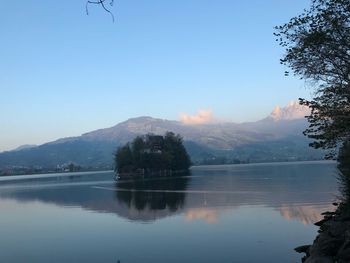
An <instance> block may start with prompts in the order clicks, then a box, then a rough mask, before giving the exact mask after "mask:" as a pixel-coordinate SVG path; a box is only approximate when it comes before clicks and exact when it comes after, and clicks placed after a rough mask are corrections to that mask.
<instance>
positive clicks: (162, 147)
mask: <svg viewBox="0 0 350 263" xmlns="http://www.w3.org/2000/svg"><path fill="white" fill-rule="evenodd" d="M114 161H115V171H116V172H117V173H118V174H120V175H123V174H128V175H133V174H142V175H147V174H157V173H163V174H164V173H169V172H171V171H183V170H188V168H189V167H190V165H191V160H190V157H189V155H188V153H187V152H186V149H185V147H184V145H183V140H182V137H181V136H180V135H175V134H174V133H172V132H167V133H166V134H165V135H164V136H160V135H152V134H148V135H145V136H138V137H136V138H135V139H134V140H133V141H132V142H131V143H127V144H125V145H124V146H122V147H120V148H118V150H117V152H116V153H115V156H114Z"/></svg>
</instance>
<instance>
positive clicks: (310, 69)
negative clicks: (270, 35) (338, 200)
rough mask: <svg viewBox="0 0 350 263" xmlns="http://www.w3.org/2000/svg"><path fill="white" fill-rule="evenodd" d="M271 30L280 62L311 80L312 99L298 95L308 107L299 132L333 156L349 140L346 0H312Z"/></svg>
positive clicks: (349, 12)
mask: <svg viewBox="0 0 350 263" xmlns="http://www.w3.org/2000/svg"><path fill="white" fill-rule="evenodd" d="M275 35H276V36H277V39H276V40H277V41H279V43H280V45H281V46H282V47H284V48H285V49H286V54H285V56H284V57H283V58H282V59H281V63H282V64H284V65H287V66H289V67H290V68H291V69H292V71H293V72H294V74H295V75H297V76H300V77H301V78H302V79H305V80H311V81H312V82H314V84H315V94H314V98H313V99H312V100H306V99H299V101H300V104H302V105H306V106H308V107H310V109H311V114H310V116H307V118H308V121H309V123H310V125H309V128H308V129H306V130H305V131H304V134H305V135H307V136H308V137H309V138H311V139H314V141H313V142H312V143H311V144H310V146H312V147H314V148H322V149H332V152H331V153H330V154H329V155H328V157H334V156H335V155H336V154H337V150H338V149H339V148H340V147H342V145H346V144H349V141H350V1H349V0H312V3H311V8H310V9H309V10H305V11H304V13H302V14H301V15H299V16H297V17H294V18H292V19H291V20H290V21H289V22H288V23H286V24H284V25H282V26H278V27H276V33H275ZM286 73H287V74H288V72H286Z"/></svg>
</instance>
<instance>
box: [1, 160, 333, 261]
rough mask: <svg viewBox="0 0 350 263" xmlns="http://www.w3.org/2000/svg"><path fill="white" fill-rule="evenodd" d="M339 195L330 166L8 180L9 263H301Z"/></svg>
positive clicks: (4, 240)
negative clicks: (123, 178) (320, 222)
mask: <svg viewBox="0 0 350 263" xmlns="http://www.w3.org/2000/svg"><path fill="white" fill-rule="evenodd" d="M336 194H337V184H336V169H335V164H334V163H330V162H306V163H275V164H255V165H227V166H201V167H193V168H192V169H191V176H178V177H176V178H161V179H149V180H143V181H121V182H115V181H113V173H112V172H103V173H101V172H100V173H79V174H63V175H62V174H55V175H52V174H51V175H48V176H45V175H44V176H40V177H38V176H26V177H25V176H18V177H11V178H0V211H1V214H0V261H1V262H118V260H119V261H120V263H129V262H150V263H158V262H201V263H202V262H239V263H244V262H269V263H271V262H278V263H280V262H300V255H299V254H297V253H295V252H294V251H293V248H294V247H296V246H298V245H302V244H307V243H311V242H312V240H313V239H314V238H315V236H316V231H317V228H316V227H315V226H313V223H314V222H316V221H317V220H319V219H320V218H321V217H320V213H321V212H323V211H327V210H334V208H333V207H332V206H331V205H330V204H331V203H332V202H333V201H334V200H335V199H336Z"/></svg>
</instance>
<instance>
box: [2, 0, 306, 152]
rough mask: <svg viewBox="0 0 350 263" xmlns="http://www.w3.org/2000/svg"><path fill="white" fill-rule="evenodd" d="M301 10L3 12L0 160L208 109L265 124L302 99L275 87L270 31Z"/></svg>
mask: <svg viewBox="0 0 350 263" xmlns="http://www.w3.org/2000/svg"><path fill="white" fill-rule="evenodd" d="M308 6H309V1H308V0H283V1H280V0H266V1H261V0H251V1H232V0H219V1H213V0H211V1H209V0H177V1H165V0H143V1H141V0H140V1H135V0H118V1H116V3H115V6H114V7H113V9H112V10H113V12H114V15H115V18H116V21H115V23H112V21H111V17H110V16H109V15H108V14H107V13H105V12H103V11H102V10H101V9H100V8H98V7H96V6H90V15H89V16H87V15H86V13H85V1H84V0H74V1H72V0H60V1H47V0H38V1H24V0H18V1H17V0H13V1H2V3H1V5H0V12H1V14H0V33H1V41H0V58H1V59H0V74H1V75H0V76H1V77H0V89H1V103H0V112H1V113H0V134H1V136H0V151H2V150H8V149H12V148H15V147H17V146H19V145H22V144H40V143H44V142H47V141H50V140H54V139H57V138H60V137H66V136H78V135H80V134H81V133H84V132H88V131H91V130H94V129H98V128H104V127H110V126H113V125H115V124H116V123H118V122H121V121H124V120H126V119H128V118H131V117H137V116H144V115H148V116H153V117H159V118H165V119H178V118H179V113H181V112H185V113H188V114H195V113H196V112H197V110H199V109H211V110H212V112H213V114H214V115H215V117H217V118H219V119H223V120H232V121H238V122H241V121H252V120H258V119H261V118H264V117H265V116H266V115H268V114H269V113H270V112H271V110H272V109H273V107H274V106H275V105H277V104H278V105H281V106H283V105H285V104H287V103H288V102H289V101H290V100H295V99H297V98H298V97H309V96H310V95H309V94H310V90H308V89H307V88H305V85H304V82H302V81H300V80H298V79H297V78H295V77H284V74H283V72H284V70H285V68H284V67H283V66H281V65H280V64H279V58H280V57H281V55H282V54H283V50H282V49H281V48H280V47H279V46H278V44H277V43H276V42H275V38H274V36H273V26H275V25H279V24H282V23H283V22H287V21H288V20H289V18H291V17H292V16H295V15H297V14H299V13H300V12H301V11H302V10H303V9H304V8H306V7H308Z"/></svg>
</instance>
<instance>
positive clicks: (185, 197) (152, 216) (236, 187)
mask: <svg viewBox="0 0 350 263" xmlns="http://www.w3.org/2000/svg"><path fill="white" fill-rule="evenodd" d="M321 166H322V165H321ZM327 167H328V166H324V167H320V168H319V170H316V171H315V176H311V175H310V174H307V175H305V174H303V173H302V172H300V170H298V169H296V167H295V166H291V169H289V168H288V167H283V175H282V176H281V173H280V172H278V171H279V170H276V171H275V172H273V170H271V169H270V168H268V167H259V173H257V172H255V171H253V172H250V171H246V170H242V169H246V168H245V167H243V168H242V167H240V169H241V170H240V171H239V173H238V174H234V173H233V172H231V171H230V170H229V169H228V170H224V171H218V170H215V171H212V170H210V169H212V168H210V169H204V168H202V169H201V170H199V169H195V170H193V171H192V176H179V177H174V178H173V177H166V178H158V179H147V180H143V181H142V180H140V181H120V182H113V181H111V180H104V179H106V178H111V177H106V178H101V179H100V180H96V178H94V180H91V181H82V182H81V183H79V180H78V181H75V183H76V184H70V183H65V184H62V182H58V183H55V184H54V186H52V185H51V186H45V184H42V185H41V186H40V185H39V186H37V187H34V188H26V187H23V188H20V187H19V188H18V187H15V188H13V189H11V188H6V189H5V188H1V185H0V202H1V199H2V198H7V199H15V200H17V201H18V202H31V201H37V200H38V201H41V202H44V203H54V204H56V205H59V206H64V207H70V206H72V207H81V208H83V209H86V210H89V211H96V212H99V213H113V214H117V215H118V216H120V217H122V218H126V219H128V220H131V221H141V222H152V221H154V220H156V219H160V218H165V217H168V216H173V215H178V214H183V216H184V219H185V220H187V221H194V220H201V221H204V222H206V223H211V224H213V223H216V222H218V221H219V220H220V217H221V216H222V215H223V214H224V213H232V211H233V210H234V209H237V208H239V207H241V206H251V205H253V206H256V205H257V206H267V207H271V208H273V209H275V210H276V211H278V212H280V214H281V215H282V216H283V217H285V218H287V219H298V220H299V221H301V222H303V223H304V224H310V223H314V222H315V221H318V219H319V215H320V213H322V212H324V211H326V210H329V209H332V208H331V207H329V206H328V204H330V203H331V201H333V196H332V193H334V192H336V187H337V186H336V180H335V178H333V177H331V176H329V173H330V170H329V169H328V170H327V169H326V168H327ZM253 168H254V167H253ZM256 168H258V167H256ZM220 169H222V168H220ZM249 169H252V168H249ZM254 169H255V168H254ZM273 169H277V168H276V167H275V166H274V168H273ZM303 170H305V172H304V173H309V172H310V171H307V170H306V169H303ZM108 176H109V175H108ZM33 185H34V186H35V183H34V182H33ZM310 189H312V190H313V191H310Z"/></svg>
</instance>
